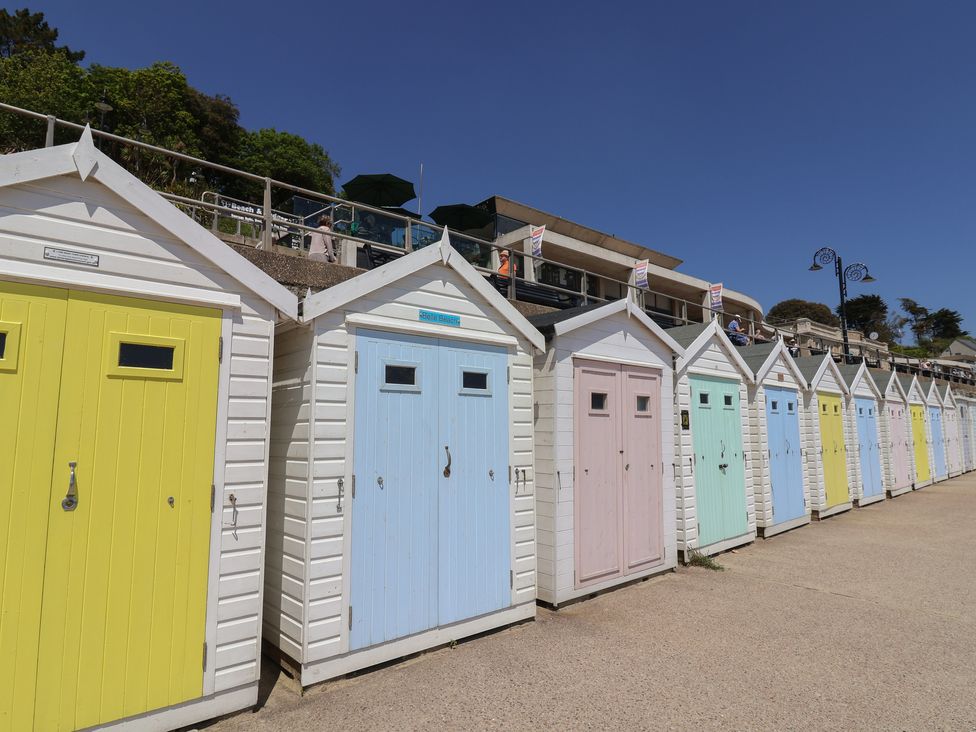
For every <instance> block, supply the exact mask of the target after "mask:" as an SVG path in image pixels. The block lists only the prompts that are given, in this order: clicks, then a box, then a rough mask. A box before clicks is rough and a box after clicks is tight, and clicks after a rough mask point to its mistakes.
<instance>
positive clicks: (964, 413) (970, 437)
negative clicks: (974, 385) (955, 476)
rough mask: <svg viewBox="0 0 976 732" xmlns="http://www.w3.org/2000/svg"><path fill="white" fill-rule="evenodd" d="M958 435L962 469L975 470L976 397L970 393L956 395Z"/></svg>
mask: <svg viewBox="0 0 976 732" xmlns="http://www.w3.org/2000/svg"><path fill="white" fill-rule="evenodd" d="M956 399H957V401H958V402H959V436H960V440H961V441H962V454H963V458H962V460H963V470H964V471H966V472H969V471H971V470H976V399H974V398H973V397H972V396H971V395H970V394H968V393H967V394H963V395H960V396H958V397H957V398H956Z"/></svg>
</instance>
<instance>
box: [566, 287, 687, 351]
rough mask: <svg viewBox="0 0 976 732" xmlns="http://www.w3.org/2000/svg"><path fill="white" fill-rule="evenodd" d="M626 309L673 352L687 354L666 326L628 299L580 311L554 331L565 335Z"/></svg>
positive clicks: (628, 314) (628, 313)
mask: <svg viewBox="0 0 976 732" xmlns="http://www.w3.org/2000/svg"><path fill="white" fill-rule="evenodd" d="M624 311H626V312H627V316H628V317H631V318H635V319H636V320H637V322H638V323H640V324H641V325H643V326H644V327H645V328H647V330H649V331H650V332H651V334H652V335H654V337H656V338H657V339H658V340H660V341H661V342H662V343H664V345H666V346H667V347H668V348H670V349H671V352H672V353H674V354H675V355H676V356H679V357H680V356H684V355H685V349H684V348H682V347H681V345H679V344H678V342H677V341H676V340H675V339H674V338H672V337H671V336H670V335H668V332H667V331H666V330H664V328H662V327H661V326H660V325H658V324H657V323H655V322H654V321H653V320H651V318H650V317H648V315H647V313H645V312H644V311H643V310H641V309H640V308H639V307H637V306H636V305H634V303H632V302H631V301H630V300H627V299H621V300H615V301H614V302H611V303H608V304H606V305H603V306H601V307H598V308H593V309H592V310H587V311H586V312H585V313H580V314H579V315H576V316H574V317H572V318H567V319H566V320H561V321H559V322H558V323H556V324H555V325H553V332H554V333H555V334H556V335H557V336H560V335H565V334H566V333H570V332H572V331H574V330H576V329H577V328H582V327H584V326H587V325H589V324H590V323H595V322H597V321H599V320H603V319H604V318H606V317H609V316H610V315H614V314H616V313H620V312H624Z"/></svg>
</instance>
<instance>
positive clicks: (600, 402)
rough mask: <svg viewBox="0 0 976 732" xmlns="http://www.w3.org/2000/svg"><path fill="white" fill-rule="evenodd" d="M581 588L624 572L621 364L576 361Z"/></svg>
mask: <svg viewBox="0 0 976 732" xmlns="http://www.w3.org/2000/svg"><path fill="white" fill-rule="evenodd" d="M575 370H576V378H575V379H574V381H575V385H574V386H575V389H574V391H575V394H574V397H575V399H574V401H575V439H574V442H575V446H574V453H575V454H574V460H575V465H576V480H575V484H574V493H573V502H574V505H575V509H574V513H575V532H574V534H575V542H574V543H575V555H576V557H575V559H576V582H575V583H574V584H575V585H576V586H577V587H578V586H580V585H584V584H590V583H593V582H596V581H599V580H601V579H606V578H607V577H611V576H614V575H618V574H620V571H621V561H620V555H621V546H620V517H621V505H620V504H621V491H620V483H621V475H620V473H621V467H622V466H621V461H620V443H621V414H620V381H621V379H620V367H619V366H615V365H613V364H601V363H597V362H593V361H576V362H575Z"/></svg>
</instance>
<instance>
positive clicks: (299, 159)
mask: <svg viewBox="0 0 976 732" xmlns="http://www.w3.org/2000/svg"><path fill="white" fill-rule="evenodd" d="M233 165H234V166H235V167H237V168H239V169H240V170H246V171H248V172H250V173H256V174H257V175H261V176H266V177H268V178H274V179H275V180H280V181H281V182H283V183H291V184H292V185H295V186H300V187H302V188H309V189H311V190H313V191H318V192H321V193H329V194H331V193H333V192H334V183H333V181H334V180H335V178H336V177H337V176H338V175H339V172H340V170H339V166H338V165H337V164H336V163H335V162H333V161H332V159H331V158H330V157H329V154H328V153H327V152H326V151H325V150H324V149H323V148H322V146H321V145H318V144H316V143H313V142H309V141H308V140H305V139H304V138H302V137H299V136H298V135H293V134H291V133H290V132H279V131H278V130H275V129H263V130H258V131H257V132H245V133H244V134H243V135H242V136H241V143H240V148H239V150H238V152H237V155H236V157H235V162H234V163H233ZM256 187H257V186H256V184H254V185H250V186H247V187H246V189H245V190H243V191H242V190H240V189H236V190H235V191H234V193H236V194H237V195H243V194H244V193H247V194H248V195H247V196H246V197H249V198H252V199H253V197H254V195H255V188H256ZM258 190H260V189H259V188H258ZM290 196H291V193H288V192H285V191H281V192H278V191H276V192H275V198H276V200H275V204H276V205H277V203H279V202H280V200H281V199H284V198H288V197H290ZM257 200H260V198H258V199H257Z"/></svg>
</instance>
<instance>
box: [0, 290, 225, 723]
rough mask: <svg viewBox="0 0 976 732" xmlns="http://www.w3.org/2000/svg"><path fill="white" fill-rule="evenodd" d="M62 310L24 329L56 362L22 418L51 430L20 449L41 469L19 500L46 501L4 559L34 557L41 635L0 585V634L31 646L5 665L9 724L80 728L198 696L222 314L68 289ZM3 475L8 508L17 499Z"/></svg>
mask: <svg viewBox="0 0 976 732" xmlns="http://www.w3.org/2000/svg"><path fill="white" fill-rule="evenodd" d="M4 287H5V288H8V286H4ZM38 289H39V288H38ZM6 291H7V290H6V289H5V290H0V298H4V299H3V300H2V302H3V304H4V312H7V304H6V299H5V298H6V296H5V294H4V293H5V292H6ZM53 292H55V293H57V291H53ZM36 297H38V298H39V297H40V296H39V295H38V296H36ZM47 297H48V299H49V300H55V299H56V298H55V297H54V296H53V295H48V296H47ZM60 303H61V311H60V312H61V314H62V315H61V319H60V325H59V326H58V325H55V324H54V321H55V320H56V318H55V317H54V313H55V312H56V310H55V308H54V306H53V305H52V306H50V310H51V313H52V315H51V316H50V317H49V318H48V320H49V321H51V322H50V323H49V324H47V325H46V327H45V328H44V339H43V341H41V339H40V338H39V337H38V338H35V337H34V336H35V335H36V334H35V333H33V331H35V330H39V329H40V326H37V327H36V328H35V326H34V325H33V319H35V317H36V318H40V317H41V309H40V306H37V307H35V306H34V305H32V306H31V308H30V317H31V320H29V321H28V325H30V328H29V329H27V330H25V328H24V327H23V326H21V336H20V349H21V351H22V357H24V356H26V357H27V358H30V357H31V353H32V350H31V349H32V348H33V349H34V350H35V351H36V350H38V349H45V350H44V353H45V354H49V355H50V360H51V361H52V364H48V363H47V362H46V361H45V362H43V366H44V368H41V369H39V370H38V371H37V372H36V373H35V372H34V371H33V370H31V371H29V372H24V375H23V376H22V377H21V378H22V380H23V381H22V383H23V385H22V386H20V387H19V388H20V393H22V394H23V395H24V400H25V401H26V400H32V403H30V407H31V410H32V412H33V413H32V414H30V415H27V414H25V415H24V416H23V417H22V418H21V419H22V421H24V420H31V419H33V420H36V421H38V422H44V423H45V424H46V428H45V429H44V430H42V429H40V428H35V430H34V431H35V432H36V433H37V434H38V437H37V438H32V441H31V445H30V448H31V450H32V451H30V452H28V451H27V447H21V446H20V445H18V446H17V447H16V448H14V450H15V451H16V452H15V456H16V460H17V461H20V462H26V461H27V460H30V462H31V465H30V470H31V471H33V473H32V476H33V475H34V474H36V475H37V476H38V477H37V479H36V480H32V481H28V482H24V483H19V482H18V483H17V485H16V486H15V488H14V491H19V492H20V493H24V494H25V495H26V494H27V488H25V487H24V486H27V487H29V488H30V489H31V492H30V495H29V498H30V500H31V501H32V502H34V503H35V504H40V505H39V506H36V505H32V507H31V510H25V509H20V510H19V513H18V514H14V515H18V522H10V526H11V527H13V528H17V529H19V530H20V531H21V532H22V533H24V535H25V538H26V541H23V542H22V544H21V546H20V547H18V549H17V551H18V552H19V554H18V555H17V556H14V555H13V554H12V553H11V552H9V550H8V551H7V554H9V556H5V557H4V564H3V566H4V567H5V568H8V569H9V568H10V567H11V566H12V565H14V564H16V562H17V561H20V562H21V563H23V562H25V561H29V562H30V570H31V572H30V577H29V582H28V581H26V580H25V581H24V582H22V583H21V584H22V585H23V587H22V589H21V592H20V593H19V594H20V595H21V598H20V602H21V603H22V604H23V605H24V607H21V608H20V614H21V616H22V617H26V609H27V607H29V609H30V611H31V612H30V623H33V624H34V626H37V627H31V626H30V624H29V623H28V624H25V625H24V626H23V627H22V628H19V629H18V630H17V632H16V635H15V636H13V635H12V634H11V632H10V631H8V629H7V625H6V623H7V615H6V603H7V602H8V596H9V595H10V593H9V591H8V587H7V586H6V585H5V586H4V588H3V602H4V603H5V605H4V609H5V613H4V617H3V621H2V622H3V623H4V625H3V628H2V631H0V638H2V642H3V643H4V644H5V645H4V650H5V651H6V650H7V647H8V646H10V644H11V643H15V644H18V645H22V646H24V650H23V652H22V655H19V656H18V657H17V662H16V663H15V662H14V661H13V658H12V656H11V655H5V656H4V658H5V659H6V660H5V662H4V664H3V665H2V666H3V668H4V669H5V670H4V671H3V672H0V673H3V674H7V675H13V674H16V676H10V679H7V678H4V679H3V680H2V681H3V682H4V683H2V684H0V688H2V691H0V694H4V695H5V696H4V697H2V698H3V699H4V702H5V705H4V708H3V709H2V710H0V714H3V713H5V712H6V714H7V716H8V718H9V719H10V720H11V723H10V724H9V725H5V726H6V727H7V728H9V729H11V730H21V729H25V730H27V729H38V730H74V729H78V728H83V727H88V726H91V725H96V724H100V723H106V722H110V721H112V720H116V719H119V718H122V717H127V716H131V715H135V714H140V713H143V712H146V711H148V710H152V709H158V708H161V707H166V706H169V705H173V704H178V703H180V702H184V701H187V700H190V699H194V698H198V697H200V696H201V695H202V693H203V641H204V633H205V622H206V598H207V577H208V559H209V544H210V525H211V524H210V522H211V514H210V485H211V483H212V480H213V464H214V463H213V460H214V437H215V426H216V409H217V369H218V363H217V360H218V359H217V355H218V339H219V334H220V322H221V320H220V313H219V311H214V310H208V309H204V308H195V307H188V306H181V305H172V304H167V303H156V302H150V301H143V300H134V299H127V298H119V297H111V296H104V295H96V294H91V293H81V292H75V291H71V292H69V293H68V292H64V291H62V294H61V300H60ZM65 305H66V307H65ZM35 310H36V311H37V313H38V314H37V316H35ZM13 318H14V316H10V318H9V319H10V320H11V321H12V320H13ZM4 322H7V318H6V317H5V318H4ZM25 333H26V334H27V336H28V337H27V338H26V339H25V337H24V335H25ZM7 338H8V341H7V342H8V344H9V335H8V337H7ZM35 340H36V341H37V343H35V342H34V341H35ZM34 361H35V362H36V361H37V358H36V357H35V358H34ZM6 376H7V372H0V384H4V383H5V382H4V381H3V380H2V377H6ZM35 382H36V385H34V384H35ZM11 383H12V382H11ZM3 388H4V387H2V386H0V389H3ZM31 390H33V391H31ZM0 394H2V395H3V398H4V402H3V404H4V412H5V413H6V408H7V404H8V395H7V392H5V391H0ZM7 429H9V426H8V425H7V421H6V420H3V426H2V427H0V431H3V430H7ZM45 440H46V441H45ZM2 444H3V448H0V449H2V450H4V452H3V453H0V454H2V455H4V456H7V457H8V459H9V457H10V456H8V455H7V452H6V451H7V450H11V448H10V447H9V446H8V445H9V440H5V441H4V442H3V443H2ZM52 448H53V449H52ZM11 454H14V453H13V450H11ZM52 456H53V459H52ZM0 462H2V465H0V476H5V475H6V474H5V473H4V472H3V470H4V468H6V467H7V465H6V464H7V462H8V460H2V461H0ZM72 463H74V467H73V468H72V467H71V464H72ZM18 464H19V463H18ZM72 475H73V476H74V479H73V480H72ZM7 480H8V479H7V478H6V477H0V487H2V488H3V489H4V493H3V496H2V497H3V500H4V502H5V504H7V503H10V501H11V496H13V499H14V500H15V501H16V500H18V496H19V495H20V493H18V492H14V491H12V490H11V489H10V488H8V483H7V482H6V481H7ZM20 500H21V502H23V500H24V499H20ZM8 515H9V514H8ZM20 517H23V520H24V523H20V520H21V519H20ZM28 522H31V523H29V524H28ZM15 525H16V526H15ZM25 529H26V531H25ZM6 544H7V545H8V546H9V545H10V544H11V542H9V541H7V542H6ZM24 557H27V558H29V559H27V560H25V559H24ZM7 574H8V575H9V574H10V572H9V571H8V572H7ZM24 574H25V575H26V572H25V573H24ZM24 590H26V591H24ZM38 595H39V600H40V601H39V602H38ZM13 601H14V600H13V599H11V600H10V602H11V603H12V602H13ZM38 620H39V622H38ZM8 636H11V637H12V638H13V640H9V639H8ZM22 659H23V660H24V661H25V662H24V663H23V664H22V663H21V660H22ZM21 675H23V676H24V677H25V678H23V679H22V678H21ZM11 679H12V683H14V684H19V685H20V687H19V688H20V690H19V692H17V691H15V692H14V693H12V694H11V693H10V691H11V688H12V687H11ZM6 710H9V712H8V711H6ZM0 719H2V717H0Z"/></svg>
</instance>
